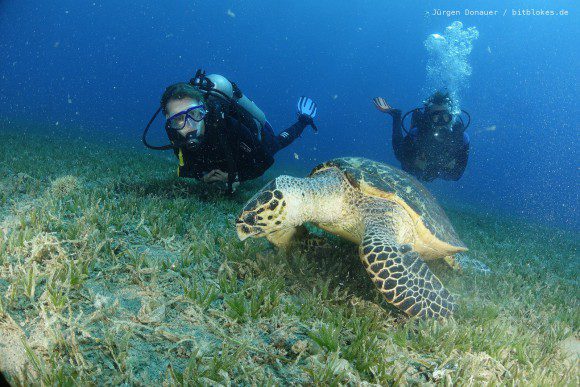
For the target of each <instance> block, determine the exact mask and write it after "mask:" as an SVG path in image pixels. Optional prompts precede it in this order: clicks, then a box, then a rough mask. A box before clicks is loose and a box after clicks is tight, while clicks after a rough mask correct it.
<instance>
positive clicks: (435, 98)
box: [423, 91, 453, 107]
mask: <svg viewBox="0 0 580 387" xmlns="http://www.w3.org/2000/svg"><path fill="white" fill-rule="evenodd" d="M423 103H424V104H425V106H427V107H429V106H433V105H448V106H449V107H452V106H453V101H452V100H451V95H450V94H449V93H447V92H445V93H443V92H441V91H436V92H435V93H433V95H431V96H430V97H429V98H427V99H426V100H425V101H423Z"/></svg>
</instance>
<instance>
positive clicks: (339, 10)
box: [0, 0, 580, 229]
mask: <svg viewBox="0 0 580 387" xmlns="http://www.w3.org/2000/svg"><path fill="white" fill-rule="evenodd" d="M436 9H438V10H443V11H445V10H446V11H452V10H457V11H459V13H460V14H459V15H450V16H446V14H445V12H442V14H441V15H439V14H438V13H439V12H437V11H435V10H436ZM466 9H470V10H482V11H488V10H496V11H498V12H497V15H487V16H474V15H465V10H466ZM532 9H533V10H534V11H533V12H532V13H533V14H530V15H525V13H526V12H525V10H532ZM521 10H523V11H524V12H520V11H521ZM540 10H542V11H545V10H553V11H555V13H556V14H555V15H545V14H544V15H541V14H538V13H540V12H539V11H540ZM514 11H516V15H513V13H514ZM562 11H566V12H567V14H564V13H565V12H562ZM578 11H579V7H578V5H577V3H576V2H573V1H558V2H546V1H526V2H524V3H522V2H517V3H515V2H514V3H513V4H508V3H507V2H504V1H485V2H481V1H469V2H466V1H461V2H458V1H457V2H455V1H454V2H442V1H428V2H427V1H423V2H420V1H406V2H394V1H379V0H374V1H328V0H324V1H304V0H297V1H231V0H230V1H222V0H215V1H164V2H143V1H132V0H128V1H122V2H119V1H98V0H95V1H78V0H75V1H72V0H60V1H31V0H0V119H2V120H21V121H33V122H35V123H37V124H39V125H40V126H42V127H45V128H46V131H47V132H48V133H52V132H54V133H55V135H56V133H59V131H58V130H60V129H59V128H67V130H75V128H79V129H83V130H79V133H82V135H83V136H89V135H90V133H94V134H95V137H101V138H102V137H109V138H110V141H111V143H113V142H114V141H117V140H118V139H125V140H126V141H123V142H121V143H122V144H133V147H134V148H138V149H140V148H142V144H141V143H140V136H141V131H142V129H143V127H144V125H145V124H146V123H147V121H148V119H149V117H150V116H151V114H152V113H153V112H154V111H155V110H156V108H157V107H158V105H159V99H160V96H161V93H162V92H163V90H164V88H165V87H166V86H167V85H169V84H171V83H175V82H178V81H186V80H189V78H190V77H192V76H193V75H194V73H195V71H196V69H197V68H204V69H205V70H206V71H207V72H208V73H219V74H223V75H225V76H227V77H228V78H230V79H231V80H233V81H235V82H236V83H237V84H238V85H239V86H240V88H241V89H242V91H243V92H244V93H245V94H246V95H248V96H249V97H250V98H251V99H252V100H254V101H255V102H256V103H257V104H258V105H259V106H260V107H261V108H262V110H263V111H264V112H265V113H266V115H267V117H268V120H269V121H270V122H271V124H272V125H273V127H274V129H275V130H276V131H281V130H282V129H284V128H285V127H287V126H289V125H290V124H292V123H293V122H294V121H295V118H296V115H295V103H296V100H297V98H298V97H300V96H301V95H307V96H310V97H312V98H313V99H314V100H315V101H316V102H317V103H318V107H319V111H318V115H317V125H318V127H319V129H320V131H319V133H318V134H316V135H315V134H314V133H313V132H312V131H311V130H310V129H309V128H307V129H306V130H305V132H304V134H303V135H302V137H301V138H300V139H299V140H298V141H296V142H295V143H293V144H292V145H291V146H290V147H288V148H287V149H285V150H283V151H282V152H280V153H279V154H278V155H277V156H276V160H277V164H278V165H277V166H278V167H280V168H281V167H285V166H288V168H290V164H292V166H291V168H292V169H293V170H297V169H298V170H304V171H307V170H309V169H310V168H312V167H313V166H315V165H316V164H317V163H318V162H320V161H324V160H325V159H328V158H332V157H336V156H347V155H351V156H352V155H354V156H365V157H368V158H372V159H376V160H380V161H384V162H388V163H391V164H393V165H397V166H398V165H399V163H398V162H397V161H396V159H395V157H394V155H393V152H392V148H391V142H390V141H391V140H390V133H391V120H390V118H388V117H387V116H386V115H384V114H381V113H379V112H378V111H377V110H375V108H374V107H373V105H372V102H371V98H372V97H375V96H383V97H385V98H386V99H387V100H388V101H389V102H390V103H391V104H392V105H394V106H396V107H398V108H400V109H402V110H403V111H407V110H410V109H412V108H414V107H417V106H420V105H421V101H422V99H423V97H424V88H425V87H426V82H427V74H426V65H427V62H428V60H429V55H428V51H427V50H426V47H425V45H424V42H425V40H426V39H427V37H428V36H429V35H430V34H434V33H438V34H440V33H442V32H443V31H444V30H445V28H446V27H447V26H449V25H451V23H453V22H454V21H460V22H462V23H463V28H464V29H467V28H469V27H475V28H476V29H477V31H478V38H477V39H476V40H474V41H473V50H472V51H471V53H470V54H469V55H468V56H467V61H468V63H469V66H470V67H471V74H470V75H469V76H468V77H466V81H467V83H468V85H469V87H463V88H462V89H461V91H460V96H461V107H462V108H463V109H466V110H468V111H469V112H470V113H471V116H472V120H473V121H472V124H471V126H470V128H469V129H468V134H469V135H470V137H471V153H470V158H469V164H468V166H467V170H466V172H465V174H464V176H463V178H462V179H461V180H459V181H458V182H447V181H437V182H435V183H429V184H427V187H428V188H429V189H430V190H432V191H433V192H434V193H435V195H436V196H437V198H438V199H439V200H440V201H442V202H443V203H450V204H454V205H460V206H465V207H468V208H475V209H478V210H479V211H485V212H489V213H490V214H499V215H502V214H505V215H506V216H510V217H518V218H525V219H528V220H530V221H533V222H538V223H544V224H549V225H553V226H558V227H563V228H574V229H578V228H580V219H579V218H580V217H579V216H578V213H577V212H576V209H577V207H578V192H579V182H580V179H579V166H580V156H579V154H578V144H579V133H580V132H579V130H578V118H579V117H580V111H579V109H578V103H577V99H578V97H579V96H578V62H579V59H580V58H579V47H580V45H579V44H578V42H577V39H578V36H580V24H579V23H578ZM450 13H451V12H447V15H449V14H450ZM528 13H529V12H528ZM151 137H152V141H154V142H157V143H160V142H163V141H165V139H164V132H163V122H162V121H158V122H157V124H156V126H154V128H153V129H152V133H151ZM23 140H25V138H24V139H23ZM129 146H131V145H129ZM143 149H144V148H143ZM160 168H161V166H160Z"/></svg>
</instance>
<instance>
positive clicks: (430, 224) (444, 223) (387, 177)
mask: <svg viewBox="0 0 580 387" xmlns="http://www.w3.org/2000/svg"><path fill="white" fill-rule="evenodd" d="M328 168H338V169H339V170H340V171H342V172H343V173H344V175H345V177H346V179H347V180H348V181H349V182H350V184H351V185H352V186H353V187H355V188H357V189H359V190H360V191H361V192H363V193H364V194H366V195H370V196H376V197H381V198H384V199H387V200H394V201H397V202H399V203H401V204H403V205H406V206H408V207H409V208H410V209H411V210H412V211H413V212H415V214H416V215H417V216H418V218H419V219H420V221H421V222H422V223H423V225H424V226H425V228H426V229H427V230H429V232H430V233H431V234H433V235H434V236H435V237H436V238H437V239H439V240H441V241H443V242H446V243H448V244H450V245H452V246H456V247H459V248H465V247H466V246H465V244H464V243H463V242H462V241H461V239H459V236H458V235H457V233H456V232H455V230H454V229H453V226H452V225H451V222H450V221H449V219H448V218H447V215H445V212H444V211H443V208H441V206H440V205H439V204H438V203H437V200H435V198H434V197H433V195H431V194H430V193H429V191H427V189H426V188H425V187H424V186H423V185H422V184H421V183H420V182H419V181H418V180H417V179H415V178H414V177H413V176H411V175H410V174H408V173H406V172H404V171H402V170H400V169H398V168H395V167H392V166H390V165H387V164H383V163H379V162H376V161H373V160H369V159H365V158H360V157H344V158H338V159H333V160H329V161H327V162H325V163H323V164H320V165H318V166H317V167H315V168H314V169H313V170H312V172H311V173H310V176H313V175H315V174H317V173H319V172H321V171H323V170H326V169H328Z"/></svg>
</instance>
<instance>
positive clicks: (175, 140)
mask: <svg viewBox="0 0 580 387" xmlns="http://www.w3.org/2000/svg"><path fill="white" fill-rule="evenodd" d="M160 110H161V111H162V112H163V114H164V115H165V117H166V125H165V130H166V132H167V136H168V137H169V140H170V142H171V145H167V146H164V147H153V146H151V145H149V144H148V143H147V141H146V133H147V130H148V127H149V125H150V124H151V122H152V121H153V119H154V118H152V119H151V121H150V124H149V125H148V127H147V128H146V130H145V132H144V135H143V140H144V142H145V145H147V146H148V147H149V148H152V149H173V151H174V153H175V155H176V156H177V158H178V160H179V167H178V176H180V177H191V178H195V179H198V180H201V181H203V182H205V183H214V182H223V183H226V184H227V186H228V190H229V191H230V192H232V191H233V190H234V189H235V188H236V186H237V185H238V184H239V183H240V182H242V181H245V180H251V179H255V178H257V177H259V176H261V175H262V174H263V173H264V172H265V171H266V170H267V169H268V168H269V167H270V166H271V165H272V164H273V163H274V158H273V155H274V154H275V153H276V152H278V151H279V150H280V149H283V148H285V147H287V146H288V145H290V144H291V143H292V142H293V141H294V140H296V138H298V137H300V135H301V134H302V132H303V130H304V128H306V127H307V126H309V125H310V126H312V127H313V129H314V130H315V131H316V130H317V128H316V125H315V124H314V120H313V118H314V117H315V115H316V112H317V107H316V104H315V103H314V102H313V101H312V100H310V99H309V98H306V97H301V98H300V99H299V101H298V109H297V110H298V111H297V113H298V120H297V122H296V123H295V124H293V125H292V126H290V127H289V128H288V129H286V130H284V131H283V132H281V133H280V134H278V135H276V134H274V131H273V129H272V127H271V126H270V124H269V123H268V121H267V120H266V118H265V116H264V113H263V112H262V111H261V110H260V109H259V108H258V107H257V106H256V105H255V104H254V103H253V102H252V101H250V100H249V99H248V98H247V97H246V96H244V95H243V94H242V93H241V91H240V90H239V89H238V88H237V86H236V85H235V84H234V83H232V82H230V81H228V80H227V79H226V78H224V77H222V76H221V75H217V74H212V75H207V76H206V75H205V73H203V72H201V71H198V73H197V74H196V77H195V78H194V79H192V80H191V81H190V82H189V83H177V84H175V85H171V86H169V87H168V88H167V89H166V90H165V92H164V93H163V96H162V98H161V106H160V108H159V110H158V111H157V113H159V111H160Z"/></svg>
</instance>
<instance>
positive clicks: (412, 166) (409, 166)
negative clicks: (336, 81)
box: [373, 91, 471, 181]
mask: <svg viewBox="0 0 580 387" xmlns="http://www.w3.org/2000/svg"><path fill="white" fill-rule="evenodd" d="M373 102H374V104H375V106H376V108H377V109H379V110H380V111H381V112H383V113H387V114H389V115H390V116H391V117H392V118H393V138H392V142H393V150H394V151H395V157H397V160H399V162H400V163H401V168H402V169H403V170H404V171H405V172H408V173H410V174H412V175H414V176H415V177H417V178H418V179H419V180H423V181H433V180H435V179H436V178H441V179H444V180H459V178H460V177H461V176H462V175H463V172H464V171H465V167H466V166H467V158H468V155H469V137H468V136H467V133H465V130H466V129H467V127H468V126H469V124H470V122H471V118H470V116H469V113H467V112H466V111H465V110H461V112H463V113H465V114H466V115H467V117H468V121H467V124H464V122H463V119H462V118H461V115H460V114H453V102H452V100H451V98H450V96H449V94H448V93H442V92H439V91H437V92H435V93H434V94H433V95H431V96H430V97H429V98H428V99H427V100H426V101H424V106H423V107H422V108H416V109H414V110H411V111H409V112H407V113H406V114H405V115H404V116H402V115H401V111H400V110H399V109H393V108H392V107H391V106H389V104H388V103H387V102H386V101H385V99H384V98H381V97H377V98H374V99H373ZM409 114H412V116H411V127H410V130H407V128H406V127H405V124H404V123H405V118H406V117H407V116H408V115H409ZM403 130H405V132H406V133H407V135H406V136H403Z"/></svg>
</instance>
